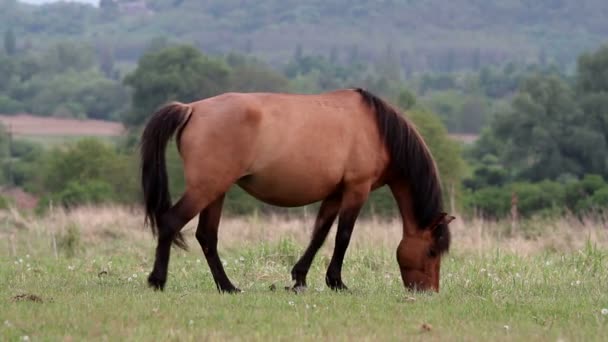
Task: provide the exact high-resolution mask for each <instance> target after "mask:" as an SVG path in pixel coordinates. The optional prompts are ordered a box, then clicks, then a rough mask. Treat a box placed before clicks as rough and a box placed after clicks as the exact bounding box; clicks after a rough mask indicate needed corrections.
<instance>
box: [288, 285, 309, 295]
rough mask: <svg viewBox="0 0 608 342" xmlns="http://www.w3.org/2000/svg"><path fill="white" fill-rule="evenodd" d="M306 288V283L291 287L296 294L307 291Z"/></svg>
mask: <svg viewBox="0 0 608 342" xmlns="http://www.w3.org/2000/svg"><path fill="white" fill-rule="evenodd" d="M306 289H307V287H306V285H294V286H293V287H292V288H291V291H293V292H295V293H296V294H300V293H304V292H306Z"/></svg>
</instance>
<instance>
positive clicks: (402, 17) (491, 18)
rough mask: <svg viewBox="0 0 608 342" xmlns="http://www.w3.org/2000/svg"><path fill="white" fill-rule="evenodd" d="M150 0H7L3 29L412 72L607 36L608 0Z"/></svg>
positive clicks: (122, 53) (122, 47) (556, 55)
mask: <svg viewBox="0 0 608 342" xmlns="http://www.w3.org/2000/svg"><path fill="white" fill-rule="evenodd" d="M145 4H146V8H141V9H134V10H121V8H120V7H121V6H119V2H118V1H110V0H103V1H100V2H99V7H98V8H96V7H93V6H90V5H83V4H79V3H74V2H53V3H52V4H46V5H44V6H32V5H27V4H23V3H21V2H15V1H12V0H11V1H3V2H2V4H1V5H0V29H2V30H6V29H7V28H9V27H13V28H14V29H15V31H16V32H20V33H21V32H23V36H24V37H23V38H24V39H23V40H26V39H27V40H31V41H32V44H33V45H34V46H40V45H44V44H48V41H49V40H59V39H66V38H69V39H74V40H79V41H88V42H91V43H97V42H98V41H113V42H114V43H115V44H116V52H117V56H118V57H119V59H123V60H130V61H134V60H135V59H136V58H137V57H138V56H140V55H141V54H142V52H143V49H144V44H142V42H144V41H147V40H149V39H151V38H153V37H154V36H156V35H158V33H159V32H163V33H164V34H166V35H167V36H168V38H169V39H171V40H175V41H180V42H195V41H196V42H198V44H200V46H201V47H204V48H205V50H208V51H231V50H240V51H243V52H247V53H249V52H252V53H254V54H256V55H258V56H262V57H264V58H265V59H268V60H273V61H277V64H280V63H284V62H286V60H287V59H288V58H289V57H290V56H291V55H293V50H294V49H295V48H296V46H297V45H298V42H299V44H300V46H301V48H300V50H304V51H315V52H316V53H318V52H319V51H324V54H325V55H328V57H329V58H330V59H331V60H332V61H335V60H347V61H348V60H353V59H355V60H360V61H363V62H365V63H366V64H374V63H376V62H377V61H381V62H382V68H380V69H383V68H386V66H389V67H388V68H387V69H388V70H389V75H391V72H390V70H391V68H392V67H391V65H397V67H398V68H399V69H401V70H405V71H406V70H410V71H411V70H435V71H454V70H462V69H467V68H475V69H476V68H479V67H480V66H482V65H488V64H499V63H502V62H504V61H505V60H516V59H517V60H536V59H538V60H539V62H540V63H541V64H548V63H551V62H556V63H559V64H561V65H564V64H569V63H572V62H573V61H574V59H575V57H576V55H577V54H578V53H580V52H581V51H582V50H583V49H585V48H588V47H589V46H593V45H595V44H598V43H600V42H601V41H602V40H603V39H604V38H605V37H606V33H607V29H606V26H605V20H604V16H603V13H604V12H603V10H604V2H603V1H602V0H588V1H586V2H585V5H584V6H578V5H577V4H576V3H573V2H567V1H559V2H555V1H546V2H536V3H534V4H532V5H531V4H529V3H528V2H522V1H515V0H508V1H507V2H492V3H485V2H478V1H472V0H456V1H452V2H450V3H449V4H447V5H446V4H445V2H444V1H440V0H430V1H389V2H377V1H360V2H358V3H357V4H355V5H353V4H352V3H350V2H348V1H345V0H333V1H315V2H313V3H310V2H302V1H295V0H285V1H266V2H263V3H254V2H248V3H247V4H246V5H243V2H241V1H236V0H230V1H225V0H212V1H203V2H201V1H198V2H197V1H183V0H180V1H173V0H153V1H150V0H148V1H145ZM151 12H153V13H154V14H153V15H150V13H151ZM379 18H381V19H379ZM564 18H568V19H567V20H564ZM201 25H204V29H203V30H201ZM572 27H577V28H579V29H577V30H572ZM400 32H407V34H405V35H399V33H400ZM329 33H331V34H329ZM225 37H230V39H225ZM396 37H399V39H396ZM20 40H21V39H20ZM379 71H380V70H379ZM406 72H407V71H406ZM382 73H386V71H382ZM392 75H393V76H394V75H395V74H394V73H392Z"/></svg>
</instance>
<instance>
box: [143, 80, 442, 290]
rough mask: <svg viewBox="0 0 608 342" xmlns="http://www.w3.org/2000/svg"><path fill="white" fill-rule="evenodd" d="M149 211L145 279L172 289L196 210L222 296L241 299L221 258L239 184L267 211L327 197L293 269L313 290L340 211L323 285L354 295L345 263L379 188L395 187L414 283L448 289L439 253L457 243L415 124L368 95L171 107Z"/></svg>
mask: <svg viewBox="0 0 608 342" xmlns="http://www.w3.org/2000/svg"><path fill="white" fill-rule="evenodd" d="M174 134H175V135H176V141H177V146H178V150H179V153H180V156H181V158H182V160H183V164H184V174H185V179H186V190H185V192H184V194H183V195H182V197H181V198H180V199H179V200H178V201H177V203H176V204H175V205H173V206H172V205H171V200H170V195H169V190H168V188H169V184H168V179H167V171H166V166H165V149H166V146H167V142H168V140H169V139H170V138H171V137H172V136H173V135H174ZM141 164H142V165H141V166H142V170H141V171H142V174H141V175H142V186H143V193H144V201H145V214H146V220H147V222H148V224H149V225H150V226H151V228H152V232H153V233H154V234H155V235H157V237H158V245H157V248H156V259H155V262H154V268H153V270H152V272H151V273H150V276H149V277H148V283H149V285H150V286H152V287H153V288H155V289H160V290H162V289H164V286H165V283H166V280H167V268H168V265H169V255H170V247H171V244H172V243H173V244H175V245H177V246H179V247H182V248H185V247H186V244H185V241H184V238H183V236H182V235H181V233H180V230H181V229H182V227H183V226H184V225H185V224H186V223H187V222H188V221H190V220H191V219H192V218H194V217H195V216H196V215H197V214H200V215H199V222H198V228H197V230H196V239H197V240H198V242H199V243H200V245H201V247H202V249H203V253H204V254H205V257H206V259H207V263H208V264H209V268H210V269H211V273H212V275H213V280H214V281H215V284H216V286H217V288H218V290H219V291H221V292H238V291H240V290H239V289H238V288H236V287H235V286H234V285H233V284H232V283H231V282H230V280H229V279H228V276H227V275H226V273H225V271H224V267H223V266H222V262H221V260H220V257H219V256H218V252H217V241H218V240H217V239H218V226H219V222H220V216H221V211H222V204H223V202H224V196H225V194H226V191H228V189H229V188H230V186H231V185H232V184H234V183H236V184H238V185H239V186H240V187H241V188H243V189H244V190H245V191H247V192H248V193H249V194H251V195H252V196H254V197H256V198H258V199H259V200H261V201H264V202H266V203H269V204H273V205H277V206H285V207H293V206H302V205H306V204H310V203H314V202H318V201H321V207H320V209H319V213H318V215H317V218H316V221H315V224H314V229H313V233H312V238H311V241H310V243H309V245H308V248H307V249H306V251H305V252H304V254H303V255H302V257H301V258H300V259H299V260H298V262H297V263H296V264H295V266H294V267H293V269H292V271H291V275H292V278H293V280H294V281H295V285H294V289H295V290H299V289H301V288H304V287H305V286H306V274H307V273H308V270H309V269H310V265H311V263H312V261H313V258H314V256H315V254H316V253H317V251H318V250H319V248H320V247H321V246H322V244H323V243H324V241H325V239H326V237H327V234H328V232H329V230H330V228H331V226H332V224H333V222H334V221H335V219H336V217H338V216H339V222H338V228H337V229H338V231H337V233H336V241H335V247H334V252H333V256H332V258H331V262H330V264H329V267H328V269H327V273H326V277H325V282H326V283H327V285H328V286H329V287H330V288H332V289H335V290H340V289H346V286H345V285H344V282H343V281H342V275H341V273H342V261H343V259H344V254H345V253H346V249H347V247H348V244H349V241H350V237H351V233H352V231H353V226H354V224H355V220H356V219H357V216H358V214H359V212H360V210H361V207H362V206H363V204H364V203H365V201H366V199H367V198H368V196H369V194H370V192H371V191H373V190H375V189H377V188H379V187H381V186H383V185H388V186H389V187H390V190H391V192H392V194H393V196H394V197H395V200H396V202H397V205H398V208H399V212H400V214H401V217H402V220H403V236H402V240H401V242H400V243H399V246H398V248H397V261H398V263H399V267H400V270H401V276H402V280H403V283H404V285H405V287H407V288H410V289H413V288H415V289H418V290H434V291H439V269H440V259H441V255H442V254H443V253H444V252H446V251H447V250H448V248H449V246H450V232H449V229H448V223H449V222H450V221H451V220H452V219H454V218H453V217H452V216H449V215H447V214H445V213H443V212H442V196H441V186H440V180H439V174H438V171H437V167H436V165H435V162H434V161H433V158H432V156H431V153H430V151H429V149H428V148H427V146H426V145H425V143H424V141H423V140H422V138H421V136H420V135H419V134H418V132H417V131H416V129H415V128H414V126H413V125H412V124H411V123H410V122H408V121H407V120H406V119H405V118H403V117H402V116H401V115H400V114H399V113H398V112H397V111H396V110H395V109H394V108H393V107H392V106H391V105H389V104H388V103H386V102H385V101H383V100H382V99H380V98H379V97H377V96H375V95H373V94H372V93H370V92H368V91H366V90H363V89H345V90H337V91H332V92H327V93H323V94H317V95H296V94H274V93H227V94H222V95H219V96H215V97H212V98H208V99H204V100H201V101H197V102H192V103H189V104H183V103H175V102H174V103H171V104H168V105H166V106H164V107H162V108H161V109H159V110H158V111H157V112H156V113H155V114H153V116H152V117H151V119H150V120H149V122H148V123H147V125H146V127H145V129H144V131H143V134H142V142H141Z"/></svg>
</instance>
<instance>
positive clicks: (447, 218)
mask: <svg viewBox="0 0 608 342" xmlns="http://www.w3.org/2000/svg"><path fill="white" fill-rule="evenodd" d="M454 219H456V217H454V216H452V215H448V213H441V214H439V216H437V218H436V219H435V220H434V221H433V223H432V224H431V229H435V228H437V227H439V225H442V224H449V223H450V222H452V221H454Z"/></svg>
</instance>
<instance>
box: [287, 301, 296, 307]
mask: <svg viewBox="0 0 608 342" xmlns="http://www.w3.org/2000/svg"><path fill="white" fill-rule="evenodd" d="M287 304H289V305H291V306H294V305H296V303H294V302H293V300H290V301H289V302H287Z"/></svg>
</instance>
